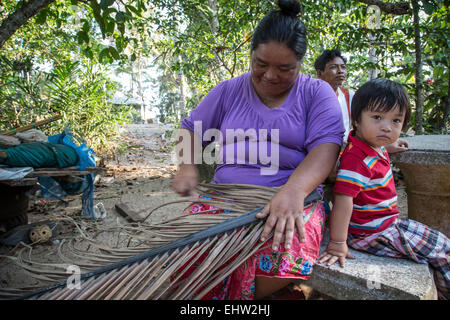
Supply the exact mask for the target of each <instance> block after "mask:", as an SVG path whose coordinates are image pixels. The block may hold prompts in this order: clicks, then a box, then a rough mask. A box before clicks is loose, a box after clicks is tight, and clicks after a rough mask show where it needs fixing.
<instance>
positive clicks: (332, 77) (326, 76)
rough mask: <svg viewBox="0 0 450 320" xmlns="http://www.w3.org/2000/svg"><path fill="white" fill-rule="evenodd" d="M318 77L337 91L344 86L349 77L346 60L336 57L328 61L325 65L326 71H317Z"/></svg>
mask: <svg viewBox="0 0 450 320" xmlns="http://www.w3.org/2000/svg"><path fill="white" fill-rule="evenodd" d="M317 77H318V78H319V79H322V80H324V81H326V82H328V83H329V84H330V85H331V87H332V88H333V89H334V91H337V89H338V87H340V86H342V84H343V83H344V81H345V78H346V77H347V67H346V66H345V62H344V60H342V59H341V58H340V57H336V58H334V59H333V60H330V61H328V63H327V64H326V65H325V70H323V71H322V70H317Z"/></svg>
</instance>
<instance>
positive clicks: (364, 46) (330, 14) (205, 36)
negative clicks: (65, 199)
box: [0, 0, 450, 140]
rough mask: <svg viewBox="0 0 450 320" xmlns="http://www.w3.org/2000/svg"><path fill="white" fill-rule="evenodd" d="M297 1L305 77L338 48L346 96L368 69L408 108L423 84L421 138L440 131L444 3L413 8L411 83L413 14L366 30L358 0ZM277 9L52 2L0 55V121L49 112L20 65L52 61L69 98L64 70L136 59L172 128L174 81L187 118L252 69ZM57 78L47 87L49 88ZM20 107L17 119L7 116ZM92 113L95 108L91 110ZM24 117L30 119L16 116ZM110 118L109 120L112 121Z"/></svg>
mask: <svg viewBox="0 0 450 320" xmlns="http://www.w3.org/2000/svg"><path fill="white" fill-rule="evenodd" d="M301 2H302V5H303V13H302V17H301V18H302V20H303V21H304V22H305V25H306V27H307V30H308V42H309V46H308V51H307V54H306V56H305V59H304V62H303V70H302V72H304V73H309V74H313V75H315V73H316V72H315V70H314V69H313V63H314V60H315V58H316V57H317V56H318V55H319V54H320V53H321V52H322V50H323V49H325V48H334V47H337V48H340V49H341V50H342V51H343V52H345V54H346V55H347V56H348V58H349V59H348V70H349V77H348V81H347V86H349V87H351V88H353V89H357V88H358V87H359V86H360V85H361V84H362V83H364V82H366V81H367V80H368V79H369V75H368V72H369V70H371V69H374V68H376V69H377V70H378V77H385V78H389V79H392V80H396V81H399V82H401V83H403V84H404V85H405V87H406V88H407V89H408V90H409V92H410V95H411V98H412V99H411V100H412V101H414V94H415V93H414V89H415V85H416V82H417V81H420V82H421V83H422V84H423V86H424V115H423V116H424V125H425V129H426V131H428V132H446V130H447V129H446V126H449V108H450V107H449V56H450V52H449V39H448V30H449V25H448V21H449V19H448V17H449V11H448V5H445V4H444V1H443V0H422V1H419V4H420V8H421V12H420V25H419V26H420V30H421V36H422V43H421V45H422V54H423V59H422V60H423V70H424V72H423V74H424V79H417V81H416V79H415V68H416V66H415V65H414V64H415V52H414V50H415V49H414V25H413V18H412V15H411V14H405V15H400V16H396V15H392V14H387V13H384V12H381V13H380V25H379V26H377V27H376V28H371V26H370V23H369V18H370V16H371V14H372V13H371V12H369V9H368V6H367V5H366V4H363V3H360V2H359V1H357V0H339V1H331V0H324V1H317V0H302V1H301ZM389 2H392V3H397V2H400V1H389ZM16 5H17V2H16V1H13V0H6V1H4V2H3V4H2V6H3V7H2V9H4V10H3V11H2V12H0V18H2V19H3V18H5V17H6V15H7V14H8V13H10V12H12V11H14V9H15V7H16ZM274 8H276V1H275V0H272V1H254V0H153V1H151V2H149V1H145V0H133V1H131V0H129V1H127V0H125V1H113V0H92V1H79V0H63V1H57V2H55V3H53V4H51V5H50V6H49V7H47V8H45V9H43V10H42V11H41V12H40V13H39V14H38V15H37V16H36V17H35V18H34V19H33V20H32V21H30V23H27V24H26V25H24V26H23V27H22V28H21V29H20V30H19V32H17V33H16V34H15V35H14V37H13V38H12V39H10V40H9V41H8V42H7V43H6V45H5V46H4V48H2V50H3V51H2V54H3V55H4V56H5V58H7V59H9V60H2V65H4V66H7V67H6V68H5V69H4V70H1V71H0V72H1V75H2V79H8V82H2V94H3V95H2V96H1V99H3V100H2V101H0V102H2V108H9V109H7V110H8V112H7V113H8V118H7V120H6V121H8V123H11V124H12V123H14V124H16V123H21V121H22V122H26V121H28V120H29V118H32V117H33V116H34V114H39V113H40V112H43V111H45V110H47V112H49V110H50V109H51V107H53V105H52V104H51V103H50V102H49V101H51V100H50V99H49V97H47V96H44V95H43V92H45V91H42V90H41V89H40V88H41V87H42V86H44V87H45V81H47V78H46V77H43V76H39V72H38V70H37V69H33V70H31V71H30V70H29V69H28V71H30V72H31V73H30V72H29V73H28V74H32V73H33V72H34V73H35V75H34V76H32V77H29V76H28V77H24V74H20V72H19V71H17V70H16V71H14V70H15V69H14V68H17V67H18V66H19V65H21V64H25V65H23V66H22V67H24V68H25V67H26V66H28V67H27V68H29V66H32V68H35V66H36V62H40V63H45V62H46V63H49V64H51V68H52V69H53V71H52V72H53V74H58V77H61V78H58V79H60V80H61V81H62V79H65V81H68V82H67V83H68V88H71V89H73V90H75V89H76V86H75V85H74V83H75V82H72V81H75V78H76V77H75V76H74V77H75V78H71V77H69V76H68V74H70V72H69V70H78V71H76V73H77V76H79V75H80V74H83V75H84V76H86V77H87V78H88V77H89V76H88V74H89V70H91V73H95V72H93V71H92V70H95V68H97V67H98V66H97V63H101V64H111V63H113V62H115V63H118V64H119V66H120V67H121V68H123V69H126V68H128V69H131V72H134V71H133V68H129V66H133V65H138V66H144V64H143V63H142V60H143V59H144V58H146V57H152V60H153V63H154V64H155V65H156V66H157V67H158V68H159V70H160V74H161V76H160V78H158V79H157V80H156V81H157V83H159V84H161V85H160V86H159V92H160V101H159V103H158V104H157V106H158V108H159V109H160V111H161V114H162V115H163V116H164V117H165V118H167V119H169V120H174V121H176V120H178V119H177V113H178V111H179V110H178V109H177V108H179V105H180V103H179V101H180V99H181V97H182V96H181V94H180V81H181V80H180V79H181V78H180V75H183V77H184V81H183V85H184V86H185V89H186V91H187V92H188V93H187V98H186V109H187V111H189V110H191V109H192V108H194V107H195V106H196V105H197V104H198V103H199V102H200V100H201V99H202V98H203V97H204V95H205V94H206V93H207V92H208V91H209V90H210V89H211V88H212V87H213V86H215V85H216V84H218V83H219V82H220V81H223V80H225V79H229V78H231V77H235V76H237V75H240V74H242V73H243V72H246V71H248V70H249V53H250V52H249V44H250V40H251V35H252V32H253V30H254V28H255V27H256V25H257V23H258V22H259V21H260V19H261V18H262V17H263V16H264V15H265V14H266V13H268V12H269V11H270V10H272V9H274ZM0 11H1V10H0ZM371 49H375V51H374V54H375V56H376V59H377V62H376V63H374V62H372V61H371V60H370V59H369V55H370V52H371V51H370V50H371ZM85 59H87V60H89V63H85V62H83V63H81V64H80V65H77V66H76V67H73V68H75V69H70V68H71V65H72V63H73V61H78V60H85ZM11 64H12V65H11ZM14 64H15V67H14ZM67 68H69V69H67ZM19 69H20V68H19ZM22 69H23V68H22ZM22 69H21V70H22ZM64 70H65V71H64ZM57 71H58V72H60V73H56V72H57ZM21 72H22V71H21ZM63 75H65V78H64V77H63ZM55 77H56V76H54V77H53V78H48V79H52V80H51V81H56V80H55V79H57V77H56V78H55ZM76 81H80V80H76ZM96 81H100V82H101V81H106V80H105V79H103V80H100V78H96V80H95V81H94V80H91V82H89V85H90V88H91V89H92V92H97V91H96V90H99V89H98V88H97V86H96V84H97V85H99V83H98V82H96ZM70 84H72V85H70ZM53 86H54V88H57V86H56V85H55V84H53ZM6 87H7V90H9V91H7V90H6V89H5V88H6ZM52 88H53V87H52ZM54 90H56V89H54ZM111 90H113V88H112V87H111ZM105 91H106V90H105ZM52 94H57V91H54V92H52ZM59 98H61V99H62V98H63V97H62V96H60V97H59ZM81 98H82V99H84V100H83V101H84V105H89V104H90V103H92V104H93V105H96V106H100V105H101V101H100V100H101V99H100V98H99V99H100V100H98V99H94V98H95V96H92V97H90V98H89V97H88V96H83V97H81ZM8 99H9V100H8ZM76 99H77V95H76V94H75V93H74V94H73V95H71V96H69V97H68V98H67V101H69V102H68V104H74V103H75V100H76ZM89 99H92V100H89ZM12 101H13V102H14V103H12ZM413 105H414V103H413ZM31 106H33V107H31ZM57 106H58V108H61V109H58V110H63V106H64V104H63V102H62V101H61V102H60V103H58V104H57ZM17 107H20V108H19V109H20V110H22V111H21V113H18V112H17V111H14V110H15V109H14V108H17ZM27 108H28V109H27ZM77 108H81V107H80V106H78V107H77ZM96 108H97V107H93V109H94V110H98V109H96ZM19 109H17V110H19ZM5 110H6V109H5ZM25 110H28V111H25ZM25 114H27V117H28V118H27V117H23V116H24V115H25ZM81 114H83V116H81V115H80V118H77V120H81V119H88V118H90V117H95V112H92V113H91V112H88V111H86V112H84V113H83V112H81ZM67 115H69V114H67ZM119 118H120V117H119ZM23 119H26V121H25V120H23ZM73 119H75V118H73ZM114 119H115V118H114V117H113V118H111V119H109V120H110V121H116V120H114ZM109 120H108V121H109ZM95 123H97V122H96V120H92V124H90V125H89V126H88V128H90V129H92V128H97V127H98V125H96V124H95ZM413 124H414V123H413ZM3 126H5V125H3ZM80 130H81V129H80ZM88 131H89V129H87V130H85V132H82V133H83V134H87V133H88ZM89 132H90V131H89ZM94 140H95V139H94Z"/></svg>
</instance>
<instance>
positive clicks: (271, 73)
mask: <svg viewBox="0 0 450 320" xmlns="http://www.w3.org/2000/svg"><path fill="white" fill-rule="evenodd" d="M300 67H301V63H300V61H298V60H297V57H296V56H295V53H294V51H292V50H291V49H289V48H288V47H287V46H286V45H285V44H282V43H279V42H276V41H271V42H268V43H261V44H260V45H258V47H257V48H256V50H254V51H253V52H252V54H251V75H252V83H253V86H254V88H255V90H256V92H257V93H258V95H259V96H262V97H266V98H277V97H280V96H282V95H284V94H285V93H287V92H288V91H289V89H290V88H291V87H292V85H293V84H294V82H295V80H296V79H297V76H298V73H299V71H300Z"/></svg>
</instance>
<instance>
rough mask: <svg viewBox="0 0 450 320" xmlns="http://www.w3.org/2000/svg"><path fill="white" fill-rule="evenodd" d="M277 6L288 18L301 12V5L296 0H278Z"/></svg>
mask: <svg viewBox="0 0 450 320" xmlns="http://www.w3.org/2000/svg"><path fill="white" fill-rule="evenodd" d="M278 6H279V7H280V9H281V12H282V13H283V14H285V15H288V16H293V17H296V16H298V15H299V14H300V13H301V12H302V5H301V4H300V2H299V1H298V0H278Z"/></svg>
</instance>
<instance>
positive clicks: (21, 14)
mask: <svg viewBox="0 0 450 320" xmlns="http://www.w3.org/2000/svg"><path fill="white" fill-rule="evenodd" d="M52 2H55V0H30V1H27V2H24V3H23V5H22V6H21V7H20V8H18V9H17V10H16V11H14V12H13V13H11V14H10V15H9V16H8V17H7V18H6V19H5V20H3V22H2V24H1V25H0V48H1V47H3V45H4V44H5V42H6V41H7V40H8V39H9V38H11V36H12V35H13V34H14V33H15V32H16V31H17V29H19V28H20V27H21V26H22V25H24V24H25V23H26V22H27V21H28V20H29V19H30V18H31V17H33V16H35V15H36V14H38V13H39V11H41V10H42V9H44V8H45V7H47V6H48V5H49V4H50V3H52Z"/></svg>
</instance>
